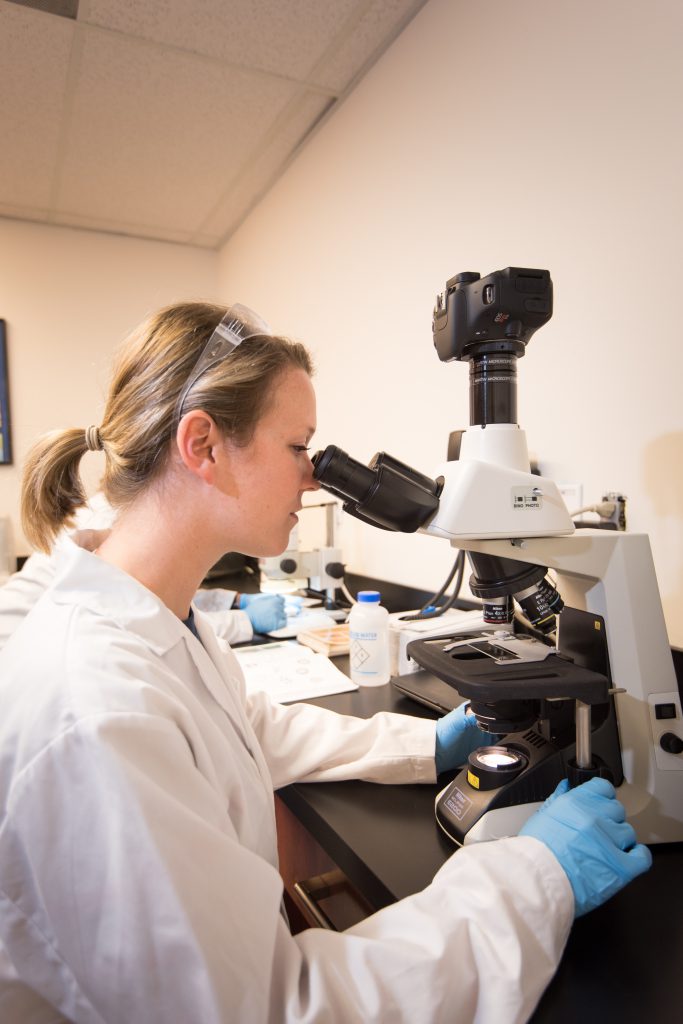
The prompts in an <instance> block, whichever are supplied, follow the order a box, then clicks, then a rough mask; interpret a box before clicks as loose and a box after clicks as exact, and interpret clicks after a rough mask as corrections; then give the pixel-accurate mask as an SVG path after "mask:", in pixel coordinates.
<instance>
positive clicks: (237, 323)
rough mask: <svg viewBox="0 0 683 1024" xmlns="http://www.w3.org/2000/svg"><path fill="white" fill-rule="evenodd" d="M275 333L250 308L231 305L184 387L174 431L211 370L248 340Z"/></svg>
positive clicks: (175, 418)
mask: <svg viewBox="0 0 683 1024" xmlns="http://www.w3.org/2000/svg"><path fill="white" fill-rule="evenodd" d="M272 333H273V332H272V331H271V329H270V327H269V326H268V324H267V323H266V321H265V320H262V319H261V317H260V316H259V315H258V313H255V312H254V311H253V309H249V307H248V306H243V305H242V304H241V303H239V302H236V303H235V304H234V305H232V306H231V307H230V309H229V310H228V312H227V313H226V314H225V316H224V317H223V319H222V320H221V322H220V323H219V324H218V326H217V327H216V328H215V329H214V331H213V333H212V334H211V337H210V338H209V340H208V341H207V343H206V345H205V346H204V348H203V349H202V351H201V354H200V356H199V359H198V360H197V362H196V363H195V364H194V367H193V368H192V373H191V374H190V376H189V377H188V380H187V383H186V384H185V387H184V388H183V390H182V391H181V392H180V395H179V397H178V402H177V404H176V408H175V416H174V429H175V428H176V427H177V426H178V424H179V423H180V420H181V417H182V415H183V406H184V404H185V400H186V398H187V396H188V394H189V393H190V391H191V389H192V388H193V387H194V385H195V384H196V383H197V381H198V380H199V378H200V377H201V376H202V374H203V373H205V372H206V370H208V369H209V367H211V366H215V365H216V363H220V362H222V360H223V359H225V358H226V357H227V356H229V355H230V353H231V352H234V351H235V349H236V348H237V347H238V346H239V345H241V344H242V342H243V341H247V340H248V339H249V338H253V337H255V336H256V335H258V334H271V335H272Z"/></svg>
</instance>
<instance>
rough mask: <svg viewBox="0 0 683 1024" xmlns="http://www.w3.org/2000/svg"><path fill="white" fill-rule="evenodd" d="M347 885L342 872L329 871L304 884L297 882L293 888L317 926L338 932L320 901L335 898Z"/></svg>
mask: <svg viewBox="0 0 683 1024" xmlns="http://www.w3.org/2000/svg"><path fill="white" fill-rule="evenodd" d="M347 884H348V883H347V882H346V879H345V878H344V875H343V874H342V873H341V871H329V872H328V873H327V874H325V875H315V876H314V877H313V878H307V879H305V880H304V881H303V882H295V883H294V885H293V886H292V888H293V890H294V892H295V893H296V895H297V897H298V899H299V900H300V901H301V903H302V904H303V906H304V908H305V909H306V910H307V912H308V913H309V914H310V915H311V917H312V918H313V920H314V921H315V923H316V924H317V926H318V927H319V928H327V929H328V930H329V931H333V932H336V931H337V928H336V927H335V925H334V923H333V921H332V920H331V919H330V918H329V917H328V916H327V914H326V913H325V911H324V910H323V908H322V907H321V906H320V904H319V903H318V900H322V899H325V898H326V897H327V896H333V895H334V894H335V892H339V890H340V889H343V888H345V887H346V886H347Z"/></svg>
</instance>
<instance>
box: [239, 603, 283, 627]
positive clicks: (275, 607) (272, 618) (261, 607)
mask: <svg viewBox="0 0 683 1024" xmlns="http://www.w3.org/2000/svg"><path fill="white" fill-rule="evenodd" d="M240 608H241V609H242V610H243V611H245V612H246V613H247V615H248V616H249V621H250V622H251V625H252V627H253V629H254V632H255V633H272V632H273V630H275V629H283V628H284V627H285V626H286V625H287V616H286V615H285V599H284V597H282V595H281V594H242V595H241V596H240Z"/></svg>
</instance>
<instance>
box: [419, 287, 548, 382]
mask: <svg viewBox="0 0 683 1024" xmlns="http://www.w3.org/2000/svg"><path fill="white" fill-rule="evenodd" d="M552 315H553V283H552V281H551V280H550V273H549V272H548V271H547V270H527V269H522V268H520V267H507V268H506V269H505V270H496V271H494V272H493V273H492V274H488V275H487V276H486V277H484V278H482V276H481V274H478V273H476V272H473V271H465V272H464V273H462V274H456V275H455V277H452V278H451V279H450V280H449V281H447V282H446V288H445V291H443V292H441V293H440V294H439V295H437V297H436V306H435V308H434V314H433V319H432V334H433V337H434V347H435V348H436V351H437V354H438V356H439V359H440V360H441V361H442V362H443V363H449V362H451V361H452V360H454V359H458V360H461V361H465V360H469V359H474V358H475V357H476V356H479V355H489V354H492V353H495V352H509V353H511V354H512V355H514V356H523V355H524V350H525V347H526V345H527V342H528V341H529V340H530V338H531V336H532V335H533V334H534V332H535V331H537V330H538V328H539V327H543V325H544V324H546V323H547V322H548V320H550V318H551V316H552Z"/></svg>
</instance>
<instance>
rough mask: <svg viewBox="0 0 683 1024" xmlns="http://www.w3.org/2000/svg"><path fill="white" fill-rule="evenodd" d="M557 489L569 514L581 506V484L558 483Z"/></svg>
mask: <svg viewBox="0 0 683 1024" xmlns="http://www.w3.org/2000/svg"><path fill="white" fill-rule="evenodd" d="M557 489H558V491H559V492H560V494H561V495H562V498H563V501H564V503H565V505H566V506H567V511H568V512H569V514H570V515H571V514H572V512H576V511H577V510H578V509H580V508H581V507H582V506H583V484H558V485H557Z"/></svg>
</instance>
